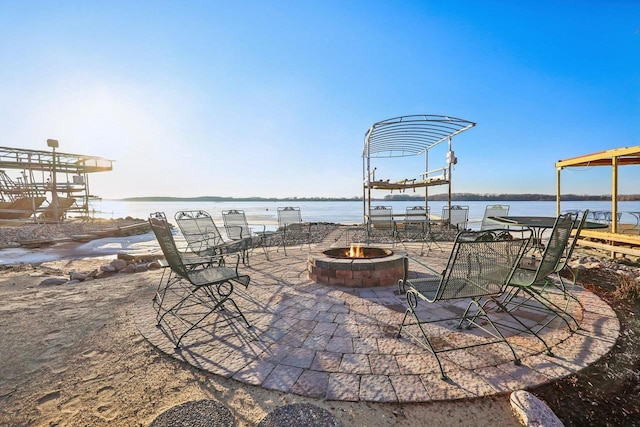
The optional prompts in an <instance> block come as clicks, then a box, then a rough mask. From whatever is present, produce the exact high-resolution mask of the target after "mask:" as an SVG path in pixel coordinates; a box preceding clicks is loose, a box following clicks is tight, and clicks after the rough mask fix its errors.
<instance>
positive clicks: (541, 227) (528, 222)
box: [489, 216, 608, 250]
mask: <svg viewBox="0 0 640 427" xmlns="http://www.w3.org/2000/svg"><path fill="white" fill-rule="evenodd" d="M489 219H491V220H493V221H495V222H496V223H498V224H500V225H507V226H512V227H522V228H529V229H531V232H532V234H533V237H532V240H533V243H534V245H535V246H538V248H539V249H540V250H542V249H543V248H544V245H543V244H542V235H543V234H544V232H545V230H548V229H550V228H553V225H554V224H555V222H556V219H557V218H556V217H555V216H491V217H489ZM579 225H580V220H579V219H576V220H575V221H574V222H573V228H577V227H578V226H579ZM607 227H608V225H607V224H602V223H599V222H592V221H585V223H584V225H583V226H582V228H607Z"/></svg>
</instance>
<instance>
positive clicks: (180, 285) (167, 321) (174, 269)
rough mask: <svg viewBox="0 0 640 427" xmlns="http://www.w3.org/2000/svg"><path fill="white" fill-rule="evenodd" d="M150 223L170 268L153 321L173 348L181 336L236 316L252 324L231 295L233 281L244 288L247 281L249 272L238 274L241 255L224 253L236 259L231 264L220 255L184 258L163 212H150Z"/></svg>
mask: <svg viewBox="0 0 640 427" xmlns="http://www.w3.org/2000/svg"><path fill="white" fill-rule="evenodd" d="M149 224H150V225H151V229H152V230H153V233H154V234H155V236H156V239H157V240H158V243H159V244H160V248H161V249H162V253H163V254H164V257H165V260H166V262H167V263H168V265H169V268H170V269H171V273H170V276H169V278H168V279H167V282H166V283H165V284H164V285H162V286H159V287H158V291H157V292H156V295H155V297H154V299H153V304H154V306H155V308H156V321H157V323H156V324H157V326H158V327H161V328H163V329H164V330H165V332H167V334H168V335H169V336H170V339H172V341H173V342H174V345H175V348H176V349H179V348H180V344H181V342H182V340H183V338H184V337H185V336H186V335H187V334H189V333H190V332H192V331H193V330H195V329H196V328H204V327H207V326H210V325H213V324H216V323H218V322H230V321H232V320H233V319H236V318H241V319H242V320H243V321H244V322H245V324H246V325H247V327H251V325H250V324H249V322H248V321H247V319H246V318H245V316H244V314H243V313H242V311H241V310H240V308H239V307H238V305H237V304H236V302H235V301H234V300H233V298H232V294H233V291H234V283H235V284H239V285H242V286H244V287H247V286H249V281H250V277H249V276H248V275H241V274H239V273H238V266H239V264H240V256H239V255H238V254H235V255H227V257H231V256H234V257H235V258H236V260H235V266H234V267H228V266H224V265H230V263H229V262H221V261H220V259H221V258H222V257H223V256H222V255H219V256H214V257H197V258H196V257H190V258H183V254H182V253H181V252H180V251H179V250H178V248H177V246H176V244H175V241H174V239H173V235H172V234H171V227H170V226H169V223H168V222H167V219H166V216H165V215H164V213H163V212H156V213H152V214H151V215H150V217H149ZM185 261H189V263H185ZM228 305H231V306H233V308H234V309H235V314H233V313H231V312H230V311H229V310H227V306H228ZM214 314H216V315H218V318H217V320H215V321H213V322H207V323H205V320H207V319H208V318H209V317H210V316H212V315H214ZM173 320H175V321H176V322H177V326H178V327H180V330H177V327H176V322H174V321H173Z"/></svg>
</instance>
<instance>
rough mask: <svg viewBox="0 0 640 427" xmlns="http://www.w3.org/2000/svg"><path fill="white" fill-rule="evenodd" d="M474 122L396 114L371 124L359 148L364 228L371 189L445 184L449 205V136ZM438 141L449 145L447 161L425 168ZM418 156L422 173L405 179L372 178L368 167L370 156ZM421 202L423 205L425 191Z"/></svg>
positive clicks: (437, 116) (450, 166)
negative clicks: (422, 163)
mask: <svg viewBox="0 0 640 427" xmlns="http://www.w3.org/2000/svg"><path fill="white" fill-rule="evenodd" d="M475 125H476V124H475V123H474V122H470V121H468V120H464V119H460V118H457V117H451V116H441V115H434V114H416V115H408V116H400V117H394V118H391V119H386V120H382V121H379V122H377V123H374V124H373V125H372V126H371V127H370V128H369V129H368V130H367V132H366V133H365V136H364V147H363V150H362V182H363V202H364V207H363V211H364V222H365V224H366V225H367V230H369V227H368V224H369V222H370V221H369V217H370V212H371V190H390V191H393V190H399V191H405V190H407V189H415V188H425V189H426V188H428V187H431V186H435V185H446V186H447V188H448V195H449V197H448V201H449V202H448V205H449V207H451V169H452V165H454V164H455V163H456V158H455V155H454V153H453V150H452V138H453V137H454V136H456V135H459V134H460V133H462V132H464V131H466V130H469V129H471V128H472V127H474V126H475ZM442 143H447V144H448V146H449V151H448V153H447V164H446V165H445V166H444V167H442V168H437V169H434V170H429V156H428V154H429V150H430V149H432V148H434V147H436V146H438V145H440V144H442ZM419 155H424V156H425V172H423V173H420V174H418V175H419V176H420V177H421V178H416V179H411V178H407V179H402V180H399V181H395V182H390V180H376V178H375V168H374V170H373V171H372V169H371V159H375V158H389V157H406V156H419ZM436 174H437V175H436ZM424 203H425V208H426V207H427V206H428V191H427V190H425V200H424Z"/></svg>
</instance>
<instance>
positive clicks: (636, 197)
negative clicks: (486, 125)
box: [113, 193, 640, 202]
mask: <svg viewBox="0 0 640 427" xmlns="http://www.w3.org/2000/svg"><path fill="white" fill-rule="evenodd" d="M113 200H121V201H125V202H281V201H298V202H327V201H331V202H357V201H362V197H282V198H280V197H220V196H200V197H167V196H147V197H128V198H124V199H113ZM372 200H384V201H389V202H402V201H414V200H415V201H419V200H424V196H410V195H407V194H392V195H388V196H386V197H382V198H375V199H372ZM429 200H430V201H446V200H447V195H446V194H434V195H432V196H429ZM451 200H453V201H466V202H472V201H487V202H505V201H510V202H514V201H524V202H548V201H555V200H556V195H555V194H472V193H454V194H452V195H451ZM561 200H562V201H610V200H611V195H610V194H608V195H607V194H604V195H586V194H563V195H562V196H561ZM618 201H619V202H635V201H640V194H627V195H621V194H619V195H618Z"/></svg>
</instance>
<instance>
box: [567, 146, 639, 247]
mask: <svg viewBox="0 0 640 427" xmlns="http://www.w3.org/2000/svg"><path fill="white" fill-rule="evenodd" d="M627 165H640V145H636V146H634V147H624V148H614V149H612V150H606V151H600V152H597V153H592V154H586V155H583V156H578V157H573V158H570V159H566V160H559V161H557V162H556V211H557V214H560V195H561V190H560V175H561V172H562V169H564V168H568V167H587V166H588V167H591V166H609V167H611V218H612V220H611V228H610V230H608V231H606V232H600V231H592V230H583V231H582V232H581V234H580V236H581V239H580V241H579V243H580V244H582V245H585V246H590V247H595V248H598V249H604V250H609V251H611V256H612V257H615V256H616V254H617V253H620V254H626V255H633V256H640V235H629V234H621V233H619V232H618V225H619V224H618V167H619V166H627ZM588 238H596V239H599V240H605V241H606V242H607V243H600V242H593V241H590V240H587V239H588ZM621 245H625V246H621Z"/></svg>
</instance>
